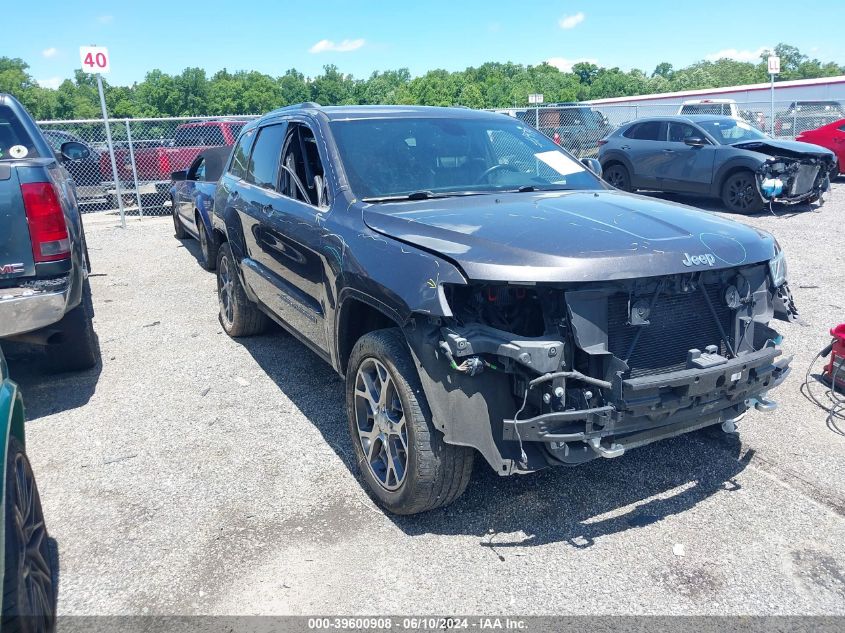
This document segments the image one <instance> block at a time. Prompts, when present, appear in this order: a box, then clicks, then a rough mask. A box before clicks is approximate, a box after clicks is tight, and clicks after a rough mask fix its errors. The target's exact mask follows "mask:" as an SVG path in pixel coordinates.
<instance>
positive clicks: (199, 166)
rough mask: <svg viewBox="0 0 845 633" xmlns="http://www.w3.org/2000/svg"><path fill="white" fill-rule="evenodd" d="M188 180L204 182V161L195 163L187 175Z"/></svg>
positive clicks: (202, 159)
mask: <svg viewBox="0 0 845 633" xmlns="http://www.w3.org/2000/svg"><path fill="white" fill-rule="evenodd" d="M188 180H196V181H203V180H205V159H204V158H200V159H199V161H198V162H197V163H195V164H194V166H193V168H192V169H191V172H190V173H189V174H188Z"/></svg>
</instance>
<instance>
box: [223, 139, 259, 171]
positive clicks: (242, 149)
mask: <svg viewBox="0 0 845 633" xmlns="http://www.w3.org/2000/svg"><path fill="white" fill-rule="evenodd" d="M254 132H255V130H250V131H249V132H247V133H246V134H244V135H243V136H242V137H241V138H240V140H239V141H238V143H237V145H236V146H235V151H234V152H232V162H231V163H230V164H229V173H230V174H232V176H234V177H235V178H243V177H244V176H245V175H246V164H247V162H248V160H249V146H250V143H252V138H253V137H254V136H255V134H254Z"/></svg>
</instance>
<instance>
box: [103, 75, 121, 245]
mask: <svg viewBox="0 0 845 633" xmlns="http://www.w3.org/2000/svg"><path fill="white" fill-rule="evenodd" d="M97 88H98V89H99V92H100V107H102V109H103V124H104V125H105V126H106V141H107V142H108V144H109V158H111V171H112V175H114V190H115V193H116V195H117V206H118V208H119V209H120V225H121V226H122V227H123V228H124V229H125V228H126V215H125V213H124V211H123V192H122V191H121V190H120V175H119V174H118V173H117V161H116V160H115V159H114V143H112V141H111V128H110V127H109V117H108V114H107V110H106V98H105V96H103V78H102V76H101V75H100V73H97Z"/></svg>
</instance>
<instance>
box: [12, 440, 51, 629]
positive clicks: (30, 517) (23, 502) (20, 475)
mask: <svg viewBox="0 0 845 633" xmlns="http://www.w3.org/2000/svg"><path fill="white" fill-rule="evenodd" d="M13 467H14V475H15V481H14V486H15V490H14V494H13V500H12V502H13V508H12V513H13V514H12V517H13V522H14V529H15V531H16V534H17V546H18V578H19V579H20V580H19V582H20V589H19V591H18V596H19V599H18V605H17V606H18V613H19V614H20V615H22V616H31V617H33V620H32V622H33V624H34V629H33V630H35V631H49V630H51V628H52V621H53V618H54V617H55V614H54V611H53V597H54V595H55V590H54V587H53V574H52V572H51V565H50V562H49V561H50V551H49V544H48V542H47V528H46V526H45V525H44V515H43V512H42V511H41V504H40V502H39V500H38V491H37V490H36V488H35V478H34V477H33V475H32V469H31V468H30V467H29V463H28V462H27V460H26V457H25V456H24V454H23V453H17V454H16V455H15V461H14V465H13Z"/></svg>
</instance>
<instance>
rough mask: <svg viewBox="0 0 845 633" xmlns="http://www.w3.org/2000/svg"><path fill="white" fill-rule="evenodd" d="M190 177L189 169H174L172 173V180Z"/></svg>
mask: <svg viewBox="0 0 845 633" xmlns="http://www.w3.org/2000/svg"><path fill="white" fill-rule="evenodd" d="M187 179H188V170H186V169H182V170H181V171H174V172H172V173H171V174H170V180H173V181H176V180H187Z"/></svg>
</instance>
